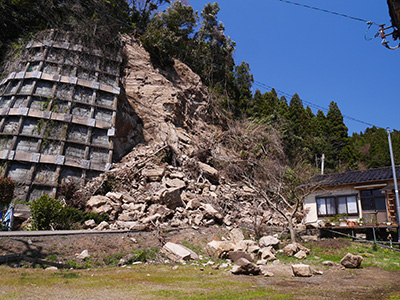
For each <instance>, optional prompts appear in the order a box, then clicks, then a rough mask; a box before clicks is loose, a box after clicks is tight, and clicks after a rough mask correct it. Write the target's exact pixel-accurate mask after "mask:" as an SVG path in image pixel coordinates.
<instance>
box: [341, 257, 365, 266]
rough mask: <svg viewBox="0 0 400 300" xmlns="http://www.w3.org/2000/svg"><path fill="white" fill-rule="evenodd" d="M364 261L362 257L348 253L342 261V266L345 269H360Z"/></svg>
mask: <svg viewBox="0 0 400 300" xmlns="http://www.w3.org/2000/svg"><path fill="white" fill-rule="evenodd" d="M362 261H363V258H362V256H361V255H353V254H351V253H347V254H346V255H345V256H344V257H343V258H342V260H341V261H340V264H341V265H342V266H344V267H345V268H359V267H360V266H361V262H362Z"/></svg>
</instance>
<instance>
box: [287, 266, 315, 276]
mask: <svg viewBox="0 0 400 300" xmlns="http://www.w3.org/2000/svg"><path fill="white" fill-rule="evenodd" d="M292 271H293V275H294V276H296V277H311V276H312V275H313V271H312V270H311V267H310V266H309V265H304V264H296V265H292Z"/></svg>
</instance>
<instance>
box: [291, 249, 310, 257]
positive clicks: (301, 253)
mask: <svg viewBox="0 0 400 300" xmlns="http://www.w3.org/2000/svg"><path fill="white" fill-rule="evenodd" d="M294 257H296V258H297V259H305V258H307V253H306V252H305V251H303V250H300V251H299V252H297V253H296V254H295V255H294Z"/></svg>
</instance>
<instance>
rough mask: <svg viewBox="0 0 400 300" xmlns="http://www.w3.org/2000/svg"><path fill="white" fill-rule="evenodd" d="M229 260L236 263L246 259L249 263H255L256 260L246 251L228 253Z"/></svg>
mask: <svg viewBox="0 0 400 300" xmlns="http://www.w3.org/2000/svg"><path fill="white" fill-rule="evenodd" d="M228 258H229V259H230V260H231V261H233V262H236V261H238V260H239V259H241V258H245V259H247V260H248V261H253V260H254V257H253V255H251V254H249V253H246V252H244V251H230V252H229V253H228Z"/></svg>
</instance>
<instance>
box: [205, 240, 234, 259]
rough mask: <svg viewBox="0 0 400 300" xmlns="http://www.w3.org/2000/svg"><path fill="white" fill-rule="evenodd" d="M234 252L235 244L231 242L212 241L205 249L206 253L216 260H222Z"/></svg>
mask: <svg viewBox="0 0 400 300" xmlns="http://www.w3.org/2000/svg"><path fill="white" fill-rule="evenodd" d="M234 250H235V243H234V242H230V241H211V242H209V243H208V244H207V245H206V247H205V251H206V253H207V254H208V255H210V256H212V257H215V258H222V257H224V256H225V255H226V254H227V253H228V252H229V251H234Z"/></svg>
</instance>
